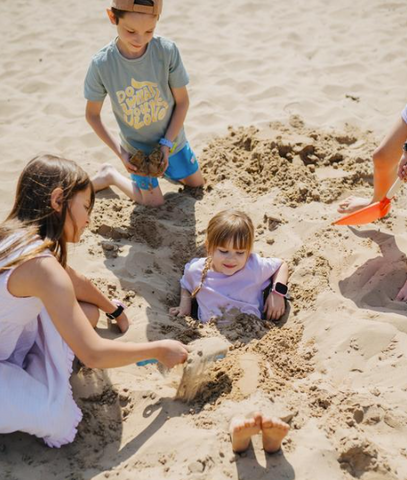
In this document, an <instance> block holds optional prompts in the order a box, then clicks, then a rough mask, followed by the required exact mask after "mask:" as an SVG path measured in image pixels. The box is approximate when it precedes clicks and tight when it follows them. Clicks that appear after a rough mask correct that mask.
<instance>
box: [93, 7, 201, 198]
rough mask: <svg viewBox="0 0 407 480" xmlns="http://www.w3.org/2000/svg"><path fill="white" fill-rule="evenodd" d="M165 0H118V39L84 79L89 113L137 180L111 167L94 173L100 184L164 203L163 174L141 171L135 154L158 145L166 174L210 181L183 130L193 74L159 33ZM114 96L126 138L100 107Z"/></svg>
mask: <svg viewBox="0 0 407 480" xmlns="http://www.w3.org/2000/svg"><path fill="white" fill-rule="evenodd" d="M161 11H162V0H113V1H112V8H111V9H108V10H107V14H108V16H109V19H110V22H111V23H112V24H113V25H115V26H116V27H117V35H118V36H117V37H116V38H115V39H114V40H113V41H112V42H110V43H109V44H108V45H107V46H105V47H104V48H102V50H100V51H99V52H98V53H97V54H96V55H95V56H94V57H93V59H92V62H91V65H90V67H89V70H88V73H87V76H86V80H85V98H86V99H87V105H86V119H87V121H88V122H89V124H90V125H91V127H92V128H93V130H94V131H95V133H96V134H97V135H98V136H99V137H100V138H101V139H102V140H103V141H104V142H105V143H106V145H108V146H109V147H110V148H111V149H112V150H113V152H114V153H115V154H116V155H117V156H118V157H119V158H120V159H121V161H122V162H123V164H124V166H125V168H126V170H127V171H128V172H129V173H130V174H131V180H130V179H128V178H127V177H124V176H123V175H121V174H120V173H119V172H118V171H117V170H116V169H115V168H113V167H112V166H110V165H104V166H103V167H102V169H101V170H100V172H99V173H98V174H97V175H96V177H94V178H93V184H94V187H95V190H102V189H103V188H107V187H108V186H110V185H115V186H116V187H118V188H119V189H120V190H122V191H123V192H124V193H125V194H126V195H128V196H129V197H130V198H131V199H132V200H135V201H136V202H137V203H140V204H143V205H150V206H159V205H162V204H163V203H164V198H163V195H162V193H161V189H160V187H159V185H158V181H157V178H155V177H146V176H142V175H139V174H138V172H137V170H136V169H135V167H134V166H133V165H132V164H131V163H130V162H129V159H130V158H131V157H132V155H133V154H135V153H136V151H137V150H141V151H143V152H144V153H146V154H147V155H148V154H150V153H151V151H152V150H153V149H154V147H155V146H156V145H157V143H159V144H160V146H161V151H162V154H163V158H164V162H165V165H166V171H165V175H166V176H167V177H169V178H171V179H173V180H176V181H181V182H182V183H183V184H184V185H188V186H190V187H199V186H201V185H203V177H202V174H201V172H200V170H199V166H198V162H197V160H196V157H195V155H194V153H193V152H192V150H191V148H190V146H189V144H188V142H187V140H186V137H185V133H184V128H183V124H184V120H185V117H186V114H187V111H188V106H189V99H188V92H187V89H186V85H187V84H188V80H189V79H188V74H187V72H186V71H185V68H184V66H183V64H182V60H181V57H180V54H179V52H178V49H177V47H176V45H175V44H174V43H173V42H171V41H170V40H166V39H164V38H162V37H159V36H154V29H155V27H156V23H157V21H158V19H159V16H160V14H161ZM106 95H109V97H110V100H111V103H112V108H113V113H114V115H115V117H116V120H117V123H118V125H119V128H120V139H121V141H120V143H119V142H118V141H117V140H116V139H115V138H114V137H113V135H112V134H111V133H110V132H109V131H108V130H107V128H106V127H105V125H104V124H103V122H102V119H101V110H102V106H103V102H104V99H105V97H106Z"/></svg>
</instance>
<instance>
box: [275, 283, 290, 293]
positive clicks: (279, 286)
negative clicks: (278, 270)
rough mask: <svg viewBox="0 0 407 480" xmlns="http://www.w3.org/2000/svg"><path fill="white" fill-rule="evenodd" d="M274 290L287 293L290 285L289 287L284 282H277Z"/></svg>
mask: <svg viewBox="0 0 407 480" xmlns="http://www.w3.org/2000/svg"><path fill="white" fill-rule="evenodd" d="M274 290H275V291H276V292H277V293H280V294H281V295H287V292H288V287H287V285H284V284H283V283H280V282H277V283H276V286H275V287H274Z"/></svg>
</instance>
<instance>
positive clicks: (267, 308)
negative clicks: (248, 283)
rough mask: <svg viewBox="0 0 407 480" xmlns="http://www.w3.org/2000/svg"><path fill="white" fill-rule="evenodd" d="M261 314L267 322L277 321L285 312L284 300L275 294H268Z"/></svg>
mask: <svg viewBox="0 0 407 480" xmlns="http://www.w3.org/2000/svg"><path fill="white" fill-rule="evenodd" d="M263 312H264V313H265V314H266V319H267V320H278V319H279V318H281V317H282V316H283V315H284V312H285V298H284V297H282V296H281V295H279V294H278V293H275V292H270V293H269V295H268V297H267V300H266V302H265V304H264V308H263Z"/></svg>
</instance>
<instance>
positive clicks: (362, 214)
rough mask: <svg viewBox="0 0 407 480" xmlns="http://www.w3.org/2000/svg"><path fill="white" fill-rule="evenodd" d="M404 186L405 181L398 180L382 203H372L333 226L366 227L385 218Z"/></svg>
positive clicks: (337, 221) (334, 223)
mask: <svg viewBox="0 0 407 480" xmlns="http://www.w3.org/2000/svg"><path fill="white" fill-rule="evenodd" d="M402 184H403V180H400V178H397V180H396V181H395V182H394V183H393V185H392V186H391V187H390V189H389V191H388V192H387V193H386V196H385V197H384V198H383V199H382V200H380V202H375V203H372V205H369V206H367V207H364V208H362V209H360V210H358V211H357V212H353V213H350V214H349V215H346V216H345V217H342V218H340V219H339V220H336V221H335V222H333V225H365V224H367V223H371V222H374V221H375V220H378V219H379V218H383V217H385V216H386V215H387V214H388V213H389V212H390V208H391V200H392V198H393V197H394V195H395V194H396V193H397V192H398V191H399V190H400V187H401V185H402Z"/></svg>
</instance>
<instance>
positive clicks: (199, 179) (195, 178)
mask: <svg viewBox="0 0 407 480" xmlns="http://www.w3.org/2000/svg"><path fill="white" fill-rule="evenodd" d="M180 182H181V183H183V184H184V185H186V186H188V187H194V188H196V187H202V186H203V184H204V183H205V180H204V178H203V176H202V173H201V170H198V171H197V172H195V173H193V174H192V175H190V176H189V177H186V178H183V179H182V180H180Z"/></svg>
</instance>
